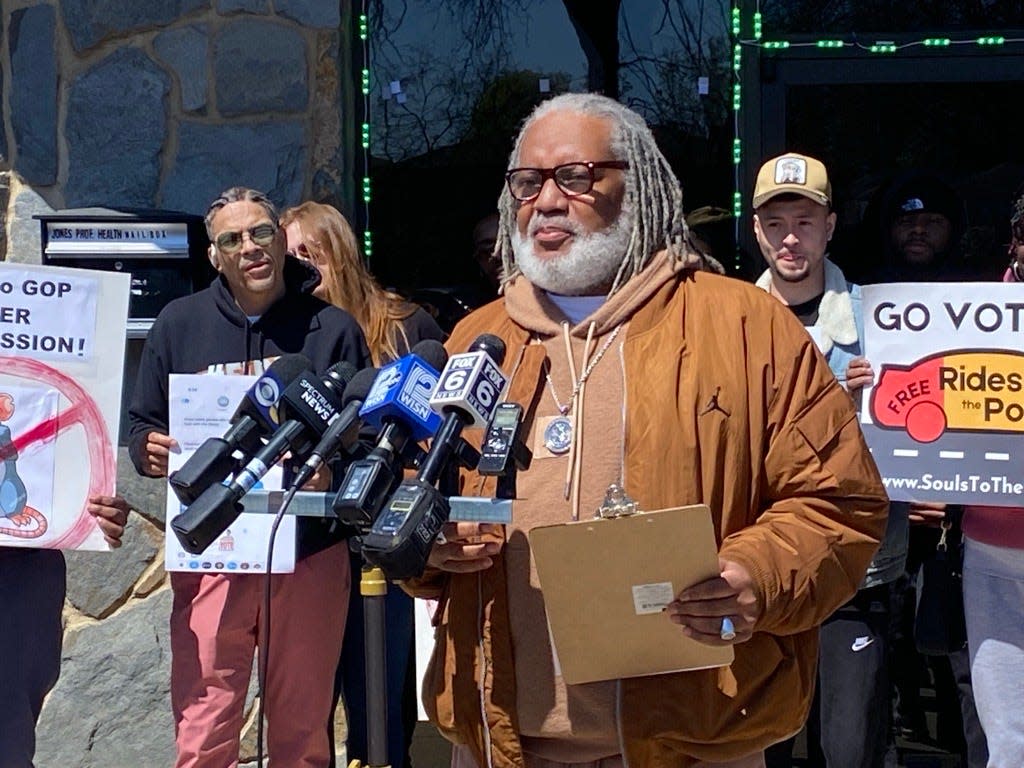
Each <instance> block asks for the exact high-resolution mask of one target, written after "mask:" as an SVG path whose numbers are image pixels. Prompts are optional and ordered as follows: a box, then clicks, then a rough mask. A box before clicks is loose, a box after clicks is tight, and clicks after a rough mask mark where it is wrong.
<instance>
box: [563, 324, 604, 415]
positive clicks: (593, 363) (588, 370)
mask: <svg viewBox="0 0 1024 768" xmlns="http://www.w3.org/2000/svg"><path fill="white" fill-rule="evenodd" d="M620 330H622V325H621V324H619V325H617V326H615V330H613V331H612V332H611V334H610V335H609V336H608V339H607V340H606V341H605V343H604V344H602V345H601V348H600V349H599V350H597V353H596V354H595V355H594V359H593V360H591V361H590V363H589V364H588V365H587V367H586V368H585V369H584V371H583V374H582V375H581V376H580V378H579V380H578V381H577V382H576V386H574V387H573V388H572V395H571V396H570V397H569V402H568V403H566V404H565V405H563V404H562V401H561V400H559V399H558V392H556V391H555V385H554V384H553V383H552V381H551V366H550V365H548V366H547V370H545V371H544V378H546V379H547V380H548V389H549V390H550V391H551V399H552V400H554V401H555V407H556V408H558V412H559V413H560V414H562V415H563V416H566V415H567V414H568V413H569V409H571V408H572V404H573V403H574V402H575V401H576V396H577V395H579V393H580V389H582V388H583V385H584V384H586V383H587V379H589V378H590V374H591V373H593V372H594V369H595V368H596V367H597V364H598V363H600V362H601V358H602V357H604V353H605V352H607V351H608V348H609V347H611V345H612V342H614V341H615V337H616V336H618V335H619V331H620Z"/></svg>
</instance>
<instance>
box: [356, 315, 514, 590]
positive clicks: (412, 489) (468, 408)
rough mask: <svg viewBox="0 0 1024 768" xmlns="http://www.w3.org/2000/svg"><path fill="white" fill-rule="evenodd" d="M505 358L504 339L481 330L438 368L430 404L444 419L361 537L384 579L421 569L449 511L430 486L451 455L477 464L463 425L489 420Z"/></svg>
mask: <svg viewBox="0 0 1024 768" xmlns="http://www.w3.org/2000/svg"><path fill="white" fill-rule="evenodd" d="M504 358H505V344H504V342H502V340H501V339H499V338H498V337H497V336H492V335H490V334H483V335H482V336H479V337H477V339H476V340H475V341H474V342H473V344H472V346H471V347H470V351H469V352H466V353H463V354H460V355H455V356H453V357H451V358H449V359H448V363H447V365H445V367H444V370H443V371H442V372H441V376H440V379H439V381H438V385H437V389H435V390H434V394H432V395H431V396H430V406H431V408H432V409H433V410H434V411H435V412H438V413H440V414H443V415H444V421H443V422H442V424H441V427H440V429H439V430H438V432H437V435H436V436H435V437H434V440H433V442H432V444H431V446H430V451H429V452H428V453H427V457H426V459H425V460H424V461H423V463H422V465H421V466H420V470H419V472H418V473H417V475H416V477H415V478H414V479H412V480H406V481H405V482H403V483H402V484H401V485H399V486H398V489H397V490H396V491H395V493H394V494H393V495H392V496H391V499H390V500H389V501H388V504H387V506H386V507H385V509H384V511H383V512H381V514H380V515H379V516H378V517H377V519H376V520H375V521H374V523H373V526H372V528H371V529H370V532H369V533H368V534H367V535H366V537H365V538H364V539H363V556H364V557H365V558H366V560H367V561H369V562H371V563H373V564H375V565H378V566H380V568H381V569H382V570H383V571H384V573H385V574H386V575H387V576H388V578H390V579H407V578H411V577H413V576H417V575H419V574H421V573H423V568H424V567H425V566H426V562H427V557H428V556H429V555H430V549H431V547H433V545H434V540H435V539H436V538H437V534H438V533H440V531H441V526H442V525H444V523H445V521H446V520H447V519H448V516H449V513H450V507H449V504H448V500H447V499H446V498H445V497H444V495H443V494H442V493H441V492H440V491H439V490H438V489H437V488H436V487H435V485H434V484H435V483H436V482H437V480H438V478H439V477H440V475H441V472H442V471H443V470H444V469H445V467H446V466H447V465H448V462H449V460H450V459H451V458H452V456H453V455H456V456H457V457H458V458H459V459H460V460H461V461H462V463H466V464H475V463H476V458H474V459H473V461H472V462H469V461H467V459H466V454H467V453H469V451H466V450H465V449H463V448H462V447H461V446H464V445H466V444H465V441H464V440H462V439H461V433H462V430H463V428H464V427H466V426H470V425H473V424H486V423H487V422H488V421H490V418H491V416H492V415H493V413H494V411H495V409H496V408H497V406H498V402H499V400H500V399H501V396H502V394H503V393H504V391H505V387H506V385H507V384H508V379H507V378H506V377H505V374H503V373H502V372H501V368H500V367H499V366H500V365H501V363H502V361H503V360H504ZM466 447H467V448H468V446H466ZM469 450H470V451H472V449H469ZM472 454H476V451H472ZM477 458H478V455H477Z"/></svg>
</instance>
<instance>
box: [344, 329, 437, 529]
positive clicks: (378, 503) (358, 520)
mask: <svg viewBox="0 0 1024 768" xmlns="http://www.w3.org/2000/svg"><path fill="white" fill-rule="evenodd" d="M447 358H448V354H447V353H446V352H445V351H444V347H443V346H442V345H441V343H440V342H438V341H434V340H433V339H428V340H425V341H421V342H419V343H418V344H417V345H416V346H414V347H413V348H412V351H411V352H410V353H409V354H408V355H405V356H404V357H401V358H399V359H398V360H396V361H394V362H393V363H390V364H389V365H386V366H384V367H383V368H382V369H381V370H380V373H379V374H377V378H376V380H375V381H374V383H373V387H372V389H371V390H370V393H369V395H368V396H367V397H366V402H364V403H363V407H362V410H361V411H360V412H359V413H360V416H362V417H363V419H364V421H365V422H366V423H367V424H370V425H373V426H377V427H380V428H381V430H380V435H379V437H378V440H377V444H376V446H374V448H373V450H372V451H370V454H369V455H368V456H366V458H363V459H360V460H359V461H354V462H352V463H351V464H349V466H348V470H347V471H346V472H345V478H344V480H343V481H342V484H341V489H340V490H339V491H338V494H337V496H335V497H334V503H333V509H334V513H335V514H336V515H337V516H338V519H339V520H341V521H342V522H343V523H346V524H347V525H350V526H353V527H355V528H356V529H357V530H359V531H366V530H367V529H369V527H370V526H371V525H373V521H374V519H376V517H377V514H378V513H379V512H380V509H381V507H382V506H384V502H385V501H386V500H387V497H388V496H390V495H391V493H392V492H393V491H394V490H395V485H396V484H397V483H398V482H400V481H401V479H402V468H403V467H404V466H407V465H409V464H411V459H410V458H409V457H408V456H406V455H405V450H406V447H407V446H412V447H413V448H414V449H415V445H416V444H415V441H417V440H423V439H426V438H427V437H430V436H432V435H433V434H434V433H435V432H436V431H437V427H438V425H439V424H440V423H441V418H440V417H439V416H438V415H437V414H436V413H434V412H433V411H432V410H431V409H430V393H431V392H432V391H433V390H434V387H435V386H437V380H438V373H437V369H438V368H442V367H443V366H444V363H445V360H446V359H447ZM346 397H347V393H346ZM410 438H411V440H412V442H410ZM417 450H418V449H417Z"/></svg>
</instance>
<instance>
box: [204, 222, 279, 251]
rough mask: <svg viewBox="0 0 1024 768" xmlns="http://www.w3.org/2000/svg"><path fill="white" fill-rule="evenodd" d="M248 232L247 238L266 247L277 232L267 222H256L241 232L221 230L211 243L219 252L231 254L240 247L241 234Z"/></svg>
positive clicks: (272, 240)
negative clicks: (253, 225)
mask: <svg viewBox="0 0 1024 768" xmlns="http://www.w3.org/2000/svg"><path fill="white" fill-rule="evenodd" d="M246 232H248V233H249V239H250V240H252V241H253V243H254V244H256V245H258V246H260V247H261V248H266V247H267V246H268V245H270V244H271V243H272V242H274V236H275V235H276V234H277V227H276V226H275V225H273V224H271V223H269V222H267V223H265V224H257V225H256V226H255V227H250V228H249V229H247V230H243V231H241V232H221V233H220V234H219V235H217V237H216V238H215V239H214V241H213V244H214V245H216V246H217V250H218V251H220V252H221V253H227V254H232V253H235V252H237V251H240V250H241V249H242V236H243V235H244V234H245V233H246Z"/></svg>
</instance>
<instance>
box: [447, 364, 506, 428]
mask: <svg viewBox="0 0 1024 768" xmlns="http://www.w3.org/2000/svg"><path fill="white" fill-rule="evenodd" d="M507 386H508V378H507V377H506V376H505V374H504V373H502V371H501V368H500V367H499V366H498V363H497V362H495V360H494V358H492V357H491V356H490V355H489V354H487V353H486V352H482V351H481V352H464V353H462V354H458V355H452V356H451V357H450V358H448V364H447V365H446V366H445V367H444V370H443V371H442V372H441V376H440V379H439V381H438V384H437V389H435V390H434V393H433V394H432V395H431V396H430V407H431V408H433V409H434V411H436V412H438V413H447V412H449V411H452V410H456V411H461V412H462V414H463V415H464V416H468V417H469V420H468V421H466V422H465V426H467V427H483V426H486V424H487V422H488V421H490V419H491V416H492V415H493V414H494V410H495V409H496V408H497V407H498V403H500V402H501V399H502V396H503V395H504V393H505V388H506V387H507Z"/></svg>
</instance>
